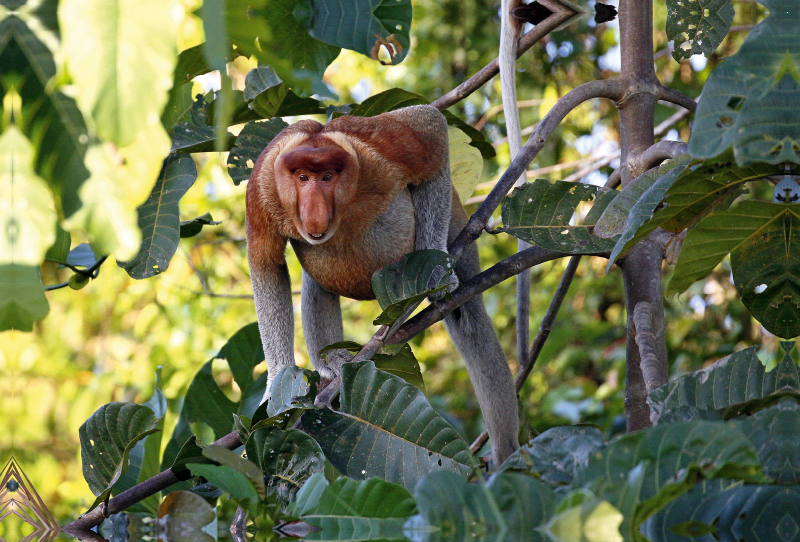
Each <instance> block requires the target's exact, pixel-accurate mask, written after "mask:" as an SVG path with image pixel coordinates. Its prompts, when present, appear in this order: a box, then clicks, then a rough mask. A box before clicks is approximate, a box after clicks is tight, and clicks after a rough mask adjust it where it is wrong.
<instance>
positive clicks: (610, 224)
mask: <svg viewBox="0 0 800 542" xmlns="http://www.w3.org/2000/svg"><path fill="white" fill-rule="evenodd" d="M689 160H691V157H690V156H689V155H688V154H682V155H681V156H678V157H677V158H674V159H672V160H668V161H667V162H664V163H663V164H662V165H660V166H658V167H655V168H653V169H648V170H647V171H645V172H644V173H643V174H641V175H639V176H638V177H636V178H635V179H634V180H632V181H631V182H630V183H628V185H627V186H625V187H624V188H623V189H622V190H620V191H619V193H618V194H616V196H615V197H614V200H613V201H612V202H611V203H609V204H608V206H607V207H606V208H605V210H604V211H603V214H602V215H600V218H599V219H598V220H597V224H596V225H595V228H594V233H595V235H597V236H598V237H602V238H603V239H608V238H610V237H614V236H616V235H619V234H621V233H623V232H624V231H625V225H626V223H627V221H628V220H629V215H630V212H631V209H632V208H633V206H634V205H636V204H637V203H638V202H639V200H640V199H642V196H643V195H644V193H645V192H646V191H647V190H648V189H649V188H650V187H651V186H653V185H654V184H655V183H656V181H658V179H660V178H661V177H663V176H664V175H665V174H666V173H667V172H668V171H670V170H671V169H673V168H675V167H677V166H683V165H685V164H686V163H688V162H689ZM662 195H663V192H662ZM650 212H651V213H652V210H651V211H650ZM643 214H644V213H643ZM644 216H647V215H644ZM630 219H631V220H635V216H633V217H630Z"/></svg>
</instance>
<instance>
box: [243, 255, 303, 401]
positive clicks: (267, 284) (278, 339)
mask: <svg viewBox="0 0 800 542" xmlns="http://www.w3.org/2000/svg"><path fill="white" fill-rule="evenodd" d="M250 276H251V279H252V282H253V297H254V298H255V305H256V315H257V316H258V330H259V332H260V334H261V344H262V345H263V347H264V358H265V359H266V362H267V374H268V380H267V389H266V390H264V398H263V399H262V400H261V402H262V403H263V402H265V401H267V400H268V399H269V397H270V393H269V388H270V386H272V381H273V380H274V379H275V375H277V374H278V372H279V371H280V370H281V369H282V368H283V367H286V366H288V365H294V312H293V311H292V288H291V284H290V282H289V271H288V269H287V268H286V265H285V264H283V265H275V266H273V265H267V266H262V265H259V264H258V263H257V262H255V261H252V259H251V262H250Z"/></svg>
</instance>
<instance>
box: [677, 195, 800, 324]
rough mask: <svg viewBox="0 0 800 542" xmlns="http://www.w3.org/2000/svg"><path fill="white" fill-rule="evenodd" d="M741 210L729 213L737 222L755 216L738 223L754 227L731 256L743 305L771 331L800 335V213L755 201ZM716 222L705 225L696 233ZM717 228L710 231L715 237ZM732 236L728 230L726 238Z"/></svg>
mask: <svg viewBox="0 0 800 542" xmlns="http://www.w3.org/2000/svg"><path fill="white" fill-rule="evenodd" d="M745 204H747V205H745ZM736 212H737V214H735V215H733V213H730V214H731V215H732V216H731V217H730V219H734V220H736V219H738V218H739V217H741V214H745V213H746V214H747V215H748V218H751V221H749V222H738V223H737V229H745V228H747V227H748V226H749V227H750V228H752V229H753V231H751V232H750V235H748V236H747V238H746V239H744V240H743V241H742V242H741V243H740V244H738V246H737V247H736V248H735V249H733V250H732V252H731V271H732V272H733V282H734V284H736V290H737V291H738V292H739V295H740V296H741V297H742V303H744V305H745V307H747V309H748V310H749V311H750V313H751V314H752V315H753V317H754V318H755V319H756V320H758V321H759V322H761V325H763V326H764V327H765V328H766V329H767V330H768V331H769V332H770V333H773V334H775V335H777V336H778V337H786V338H790V337H796V336H797V335H800V261H798V260H797V258H798V256H797V250H798V248H800V247H798V248H795V244H796V241H797V236H798V234H800V222H798V220H800V215H798V212H800V209H798V208H795V206H794V205H786V204H780V203H767V202H761V201H751V202H743V203H742V205H740V206H739V208H737V209H736ZM739 213H741V214H739ZM756 216H758V218H756ZM711 218H712V217H711V216H709V217H708V218H707V219H706V220H704V221H703V222H701V223H700V226H698V228H697V229H700V227H703V226H705V223H706V221H709V220H711ZM759 219H760V220H759ZM728 222H729V221H728ZM712 225H713V224H709V228H708V230H705V232H708V233H713V229H712ZM692 233H694V231H692ZM730 233H731V231H730V230H728V232H726V235H730ZM737 233H739V232H738V231H737ZM742 233H744V232H742ZM737 237H738V235H737ZM687 240H688V238H687ZM712 250H713V247H712ZM676 272H677V270H676Z"/></svg>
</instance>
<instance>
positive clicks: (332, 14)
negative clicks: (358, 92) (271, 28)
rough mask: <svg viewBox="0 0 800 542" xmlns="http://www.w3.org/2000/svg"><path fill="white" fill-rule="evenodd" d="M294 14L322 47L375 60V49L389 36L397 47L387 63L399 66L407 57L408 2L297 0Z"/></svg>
mask: <svg viewBox="0 0 800 542" xmlns="http://www.w3.org/2000/svg"><path fill="white" fill-rule="evenodd" d="M294 14H295V17H296V18H297V19H298V21H299V22H300V24H301V25H302V26H303V28H305V29H306V30H308V33H309V34H311V35H312V36H314V37H315V38H317V39H318V40H320V41H324V42H325V43H330V44H331V45H336V46H337V47H341V48H343V49H350V50H352V51H358V52H359V53H361V54H363V55H366V56H368V57H371V58H374V59H375V60H377V59H378V58H377V51H375V50H374V48H375V47H376V46H378V44H380V43H381V40H384V41H385V40H386V39H387V38H389V37H390V36H391V37H394V39H395V40H396V41H397V42H398V44H395V45H394V46H393V47H392V53H394V54H392V53H390V55H391V57H392V58H391V62H389V63H390V64H399V63H400V62H402V61H403V59H404V58H405V57H406V55H407V54H408V49H409V46H410V41H409V30H410V29H411V18H412V8H411V0H392V1H379V2H375V1H374V0H351V1H349V2H342V1H341V0H300V1H299V2H298V3H297V7H296V8H295V10H294ZM397 45H399V50H397ZM384 52H386V48H384ZM381 63H382V64H385V63H384V62H381Z"/></svg>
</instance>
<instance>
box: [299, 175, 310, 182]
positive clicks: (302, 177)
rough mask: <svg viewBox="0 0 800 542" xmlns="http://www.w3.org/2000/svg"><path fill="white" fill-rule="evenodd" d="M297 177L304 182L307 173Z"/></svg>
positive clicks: (306, 178)
mask: <svg viewBox="0 0 800 542" xmlns="http://www.w3.org/2000/svg"><path fill="white" fill-rule="evenodd" d="M298 178H299V179H300V181H301V182H306V181H307V180H308V175H300V177H298Z"/></svg>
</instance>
